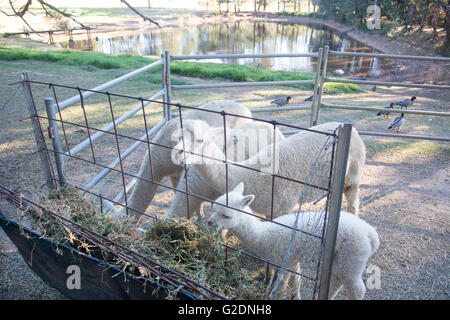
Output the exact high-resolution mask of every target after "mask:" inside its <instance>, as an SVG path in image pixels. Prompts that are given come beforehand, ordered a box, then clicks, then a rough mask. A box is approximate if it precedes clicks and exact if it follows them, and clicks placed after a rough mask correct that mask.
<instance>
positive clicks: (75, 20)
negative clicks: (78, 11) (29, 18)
mask: <svg viewBox="0 0 450 320" xmlns="http://www.w3.org/2000/svg"><path fill="white" fill-rule="evenodd" d="M37 1H38V2H39V3H40V4H41V5H42V6H47V7H48V8H50V9H52V10H53V11H56V12H58V13H59V14H61V15H62V16H64V17H67V18H69V19H71V20H73V21H74V22H75V23H78V24H79V25H80V26H81V27H83V28H87V29H89V27H86V26H85V25H84V24H82V23H81V22H79V21H78V20H77V19H75V18H74V17H73V16H72V15H71V14H69V13H66V12H64V11H61V10H59V9H58V8H56V7H54V6H52V5H51V4H49V3H47V2H45V1H44V0H37Z"/></svg>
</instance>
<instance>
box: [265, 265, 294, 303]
mask: <svg viewBox="0 0 450 320" xmlns="http://www.w3.org/2000/svg"><path fill="white" fill-rule="evenodd" d="M290 277H291V273H290V272H288V271H281V270H277V272H276V276H274V277H273V278H274V279H273V281H272V290H271V291H270V294H269V299H270V300H283V299H287V298H288V297H289V296H290V295H289V294H288V292H287V291H288V283H289V281H290Z"/></svg>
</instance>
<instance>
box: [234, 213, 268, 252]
mask: <svg viewBox="0 0 450 320" xmlns="http://www.w3.org/2000/svg"><path fill="white" fill-rule="evenodd" d="M243 211H245V212H249V213H252V211H251V209H250V208H249V207H245V208H244V209H243ZM233 232H234V233H235V234H236V236H237V237H238V238H239V239H240V240H241V241H242V242H243V243H245V244H246V246H247V247H248V248H249V249H250V250H251V251H252V252H253V253H255V254H258V253H259V251H260V250H261V248H260V246H259V245H258V244H259V243H262V240H263V238H264V222H262V221H260V220H259V219H257V218H256V217H254V216H252V215H249V214H246V213H243V212H242V213H240V220H239V223H238V224H237V226H236V227H235V228H233Z"/></svg>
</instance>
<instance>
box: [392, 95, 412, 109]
mask: <svg viewBox="0 0 450 320" xmlns="http://www.w3.org/2000/svg"><path fill="white" fill-rule="evenodd" d="M416 99H417V98H416V97H415V96H412V97H411V99H403V100H400V101H397V102H395V104H396V105H398V106H400V107H401V108H402V109H403V108H405V109H408V107H410V106H412V105H413V103H414V100H416Z"/></svg>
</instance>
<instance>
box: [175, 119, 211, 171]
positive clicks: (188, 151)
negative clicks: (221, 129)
mask: <svg viewBox="0 0 450 320" xmlns="http://www.w3.org/2000/svg"><path fill="white" fill-rule="evenodd" d="M210 139H211V134H210V127H209V126H208V124H207V123H206V122H204V121H201V120H186V121H183V129H181V128H178V129H176V130H174V132H173V133H172V141H175V144H176V145H175V146H174V147H173V149H172V152H171V158H172V161H173V163H175V164H176V165H184V164H187V165H189V164H201V163H205V158H204V157H203V156H208V154H206V151H207V148H206V147H207V146H208V145H209V144H210V143H213V142H211V141H210Z"/></svg>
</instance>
